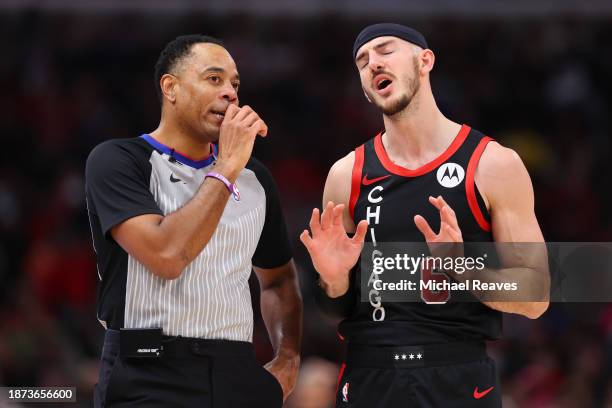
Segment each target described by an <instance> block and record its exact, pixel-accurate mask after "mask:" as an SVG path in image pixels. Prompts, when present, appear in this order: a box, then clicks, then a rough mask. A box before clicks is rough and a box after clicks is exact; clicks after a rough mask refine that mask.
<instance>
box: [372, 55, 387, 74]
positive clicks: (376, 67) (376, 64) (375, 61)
mask: <svg viewBox="0 0 612 408" xmlns="http://www.w3.org/2000/svg"><path fill="white" fill-rule="evenodd" d="M384 66H385V64H384V63H383V62H382V60H381V59H380V58H378V57H377V56H376V55H370V60H369V62H368V67H369V68H370V70H371V71H372V72H376V71H380V70H381V69H383V68H384Z"/></svg>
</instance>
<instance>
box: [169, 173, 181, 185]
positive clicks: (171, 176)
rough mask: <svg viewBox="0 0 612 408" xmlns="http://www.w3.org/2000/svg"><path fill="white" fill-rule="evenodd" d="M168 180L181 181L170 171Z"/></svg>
mask: <svg viewBox="0 0 612 408" xmlns="http://www.w3.org/2000/svg"><path fill="white" fill-rule="evenodd" d="M170 181H171V182H173V183H178V182H179V181H181V179H179V178H175V177H174V174H172V173H170Z"/></svg>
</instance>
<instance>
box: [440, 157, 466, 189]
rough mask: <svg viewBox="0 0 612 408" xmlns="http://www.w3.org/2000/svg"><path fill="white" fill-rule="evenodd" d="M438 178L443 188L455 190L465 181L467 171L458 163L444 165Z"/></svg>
mask: <svg viewBox="0 0 612 408" xmlns="http://www.w3.org/2000/svg"><path fill="white" fill-rule="evenodd" d="M436 176H437V178H438V183H440V185H441V186H442V187H446V188H453V187H456V186H458V185H459V184H460V183H461V182H462V181H463V178H464V177H465V170H463V167H461V166H460V165H458V164H457V163H444V164H443V165H441V166H440V168H439V169H438V173H437V174H436Z"/></svg>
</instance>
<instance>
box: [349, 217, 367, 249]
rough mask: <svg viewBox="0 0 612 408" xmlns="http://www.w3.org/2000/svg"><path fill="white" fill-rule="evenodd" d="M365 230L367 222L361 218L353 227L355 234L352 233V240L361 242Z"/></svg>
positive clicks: (363, 238)
mask: <svg viewBox="0 0 612 408" xmlns="http://www.w3.org/2000/svg"><path fill="white" fill-rule="evenodd" d="M366 232H368V222H367V221H366V220H361V221H359V223H358V224H357V228H355V235H353V238H352V239H353V242H357V243H360V244H362V243H363V241H364V240H365V235H366Z"/></svg>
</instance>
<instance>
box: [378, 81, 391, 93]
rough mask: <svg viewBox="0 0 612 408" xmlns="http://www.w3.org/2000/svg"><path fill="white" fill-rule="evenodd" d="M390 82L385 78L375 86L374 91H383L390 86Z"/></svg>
mask: <svg viewBox="0 0 612 408" xmlns="http://www.w3.org/2000/svg"><path fill="white" fill-rule="evenodd" d="M391 82H392V81H391V80H390V79H386V78H385V79H383V80H381V81H379V82H378V83H377V84H376V89H378V90H379V91H382V90H383V89H385V88H386V87H388V86H389V85H391Z"/></svg>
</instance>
